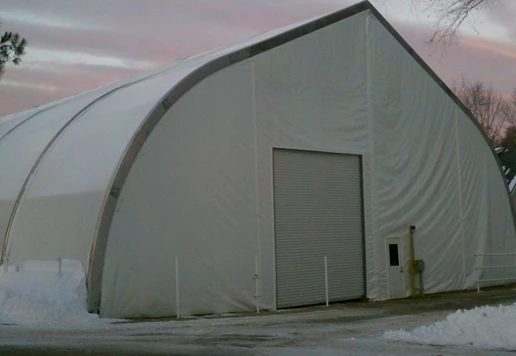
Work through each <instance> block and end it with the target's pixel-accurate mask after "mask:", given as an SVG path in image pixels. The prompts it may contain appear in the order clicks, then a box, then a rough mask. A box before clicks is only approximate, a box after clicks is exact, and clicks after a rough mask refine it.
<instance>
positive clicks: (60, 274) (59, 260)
mask: <svg viewBox="0 0 516 356" xmlns="http://www.w3.org/2000/svg"><path fill="white" fill-rule="evenodd" d="M57 264H58V265H59V277H62V276H63V258H62V257H58V258H57Z"/></svg>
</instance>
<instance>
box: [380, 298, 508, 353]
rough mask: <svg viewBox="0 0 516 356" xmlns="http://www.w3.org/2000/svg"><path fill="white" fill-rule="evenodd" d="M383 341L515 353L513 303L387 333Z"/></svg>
mask: <svg viewBox="0 0 516 356" xmlns="http://www.w3.org/2000/svg"><path fill="white" fill-rule="evenodd" d="M383 338H384V339H388V340H397V341H404V342H410V343H418V344H426V345H473V346H476V347H479V348H483V349H503V350H516V303H515V304H512V305H499V306H496V307H494V306H484V307H476V308H474V309H471V310H458V311H456V312H455V313H453V314H450V315H448V316H447V317H446V319H445V320H443V321H438V322H436V323H434V324H431V325H428V326H420V327H417V328H415V329H414V330H412V331H410V332H409V331H404V330H397V331H392V330H389V331H387V332H385V333H384V334H383Z"/></svg>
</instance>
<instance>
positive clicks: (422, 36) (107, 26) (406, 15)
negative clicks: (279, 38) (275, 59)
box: [0, 0, 516, 117]
mask: <svg viewBox="0 0 516 356" xmlns="http://www.w3.org/2000/svg"><path fill="white" fill-rule="evenodd" d="M425 1H426V0H371V2H372V3H373V5H375V6H376V8H377V9H378V10H379V11H380V12H381V13H382V14H383V15H384V16H385V17H386V18H387V20H388V21H389V22H390V23H391V24H392V25H393V26H394V27H395V28H396V29H397V30H398V31H399V32H400V33H401V35H402V36H403V37H404V38H405V39H406V40H407V42H408V43H409V44H410V45H411V46H412V47H413V48H414V49H415V50H416V52H417V53H418V54H419V55H420V56H421V57H422V58H423V59H424V60H425V61H426V62H427V63H428V64H429V65H430V67H432V69H434V71H436V72H437V74H438V75H439V76H440V77H441V78H442V79H443V80H444V81H445V82H446V83H447V84H449V85H451V84H452V83H453V81H457V80H460V78H461V76H462V75H464V76H466V77H467V78H468V79H470V80H482V81H485V82H488V83H492V85H493V87H494V88H495V89H497V90H499V91H500V92H502V93H504V94H505V95H509V93H510V92H511V91H512V90H513V88H514V87H516V79H515V78H516V21H514V18H515V17H516V1H515V0H498V2H496V0H495V5H494V6H491V7H489V8H485V9H482V10H481V11H480V12H479V13H478V14H475V15H474V16H472V17H471V18H469V19H468V20H467V21H466V23H465V24H464V26H462V27H461V33H460V35H461V37H460V42H459V43H458V44H455V45H453V46H452V47H450V48H448V49H447V50H446V51H443V50H442V49H439V48H435V47H433V46H431V45H429V44H428V43H427V41H428V39H429V37H430V35H431V30H432V28H431V24H432V20H433V18H432V14H431V13H429V12H428V11H426V10H425V7H424V6H422V5H419V4H420V3H424V2H425ZM490 1H493V0H490ZM355 2H357V1H356V0H0V20H1V21H2V25H1V26H2V27H1V30H2V32H3V31H5V30H8V31H14V32H19V33H20V35H21V36H23V37H25V38H27V40H28V41H29V45H28V46H27V49H26V52H27V54H26V56H25V57H24V58H23V62H22V64H21V65H20V66H14V65H8V66H7V67H6V73H5V75H4V76H3V77H2V79H1V81H0V117H3V116H5V115H7V114H10V113H13V112H18V111H22V110H25V109H29V108H31V107H34V106H37V105H41V104H45V103H48V102H51V101H54V100H57V99H60V98H63V97H66V96H69V95H72V94H76V93H78V92H82V91H85V90H88V89H91V88H95V87H98V86H101V85H104V84H107V83H109V82H112V81H114V80H118V79H122V78H124V77H127V76H131V75H135V74H139V73H141V72H143V71H146V70H150V69H153V68H158V67H161V66H163V65H165V64H168V63H170V62H173V61H175V60H177V59H181V58H185V57H188V56H192V55H195V54H199V53H202V52H205V51H208V50H212V49H214V48H218V47H222V46H225V45H229V44H231V43H233V42H237V41H240V40H243V39H245V38H248V37H251V36H253V35H256V34H258V33H261V32H264V31H267V30H272V29H274V28H278V27H282V26H285V25H289V24H292V23H295V22H298V21H301V20H305V19H309V18H312V17H317V16H320V15H323V14H326V13H329V12H332V11H336V10H339V9H342V8H344V7H347V6H349V5H350V4H353V3H355Z"/></svg>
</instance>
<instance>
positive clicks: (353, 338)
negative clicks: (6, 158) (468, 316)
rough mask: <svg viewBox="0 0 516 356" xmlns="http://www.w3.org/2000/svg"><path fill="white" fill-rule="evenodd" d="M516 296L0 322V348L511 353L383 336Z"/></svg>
mask: <svg viewBox="0 0 516 356" xmlns="http://www.w3.org/2000/svg"><path fill="white" fill-rule="evenodd" d="M513 303H516V286H507V287H501V288H491V289H485V290H483V291H482V292H481V293H476V291H466V292H454V293H444V294H435V295H428V296H425V297H423V298H416V299H403V300H393V301H386V302H350V303H340V304H332V305H330V307H329V308H326V307H324V306H317V307H309V308H299V309H293V310H285V311H280V312H262V313H260V314H259V315H257V314H255V313H247V314H234V315H231V316H225V317H220V316H205V317H197V318H187V319H182V320H179V321H178V320H176V319H170V320H164V319H162V320H152V321H150V320H139V321H131V322H126V323H119V324H110V325H107V326H102V327H99V328H92V327H85V328H73V329H69V328H64V327H63V328H56V327H53V328H27V327H20V326H1V327H0V355H13V356H26V355H41V356H46V355H57V356H61V355H78V356H82V355H92V354H93V355H229V356H232V355H296V356H297V355H379V354H381V355H435V356H437V355H486V354H488V355H514V352H510V351H503V350H498V351H497V350H491V351H487V350H481V349H477V348H474V347H472V346H463V347H458V346H453V347H452V346H449V347H442V346H431V345H417V344H407V343H402V342H394V341H388V340H384V339H382V338H381V335H382V334H383V333H384V332H385V331H387V330H397V329H412V328H415V327H417V326H420V325H427V324H431V323H433V322H435V321H439V320H442V319H444V318H446V316H447V315H448V314H449V313H451V312H454V311H456V310H458V309H470V308H473V307H475V306H483V305H499V304H513Z"/></svg>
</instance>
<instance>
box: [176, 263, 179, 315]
mask: <svg viewBox="0 0 516 356" xmlns="http://www.w3.org/2000/svg"><path fill="white" fill-rule="evenodd" d="M176 317H177V319H179V318H180V314H179V261H178V259H177V256H176Z"/></svg>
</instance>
